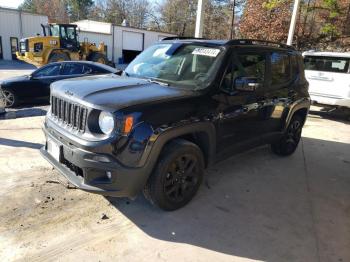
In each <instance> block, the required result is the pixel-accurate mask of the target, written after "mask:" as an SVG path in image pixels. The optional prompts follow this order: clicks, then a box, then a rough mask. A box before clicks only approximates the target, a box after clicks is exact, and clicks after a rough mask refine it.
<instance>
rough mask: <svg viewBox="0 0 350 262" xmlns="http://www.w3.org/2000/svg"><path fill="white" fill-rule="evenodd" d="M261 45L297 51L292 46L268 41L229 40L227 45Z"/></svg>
mask: <svg viewBox="0 0 350 262" xmlns="http://www.w3.org/2000/svg"><path fill="white" fill-rule="evenodd" d="M259 44H260V45H267V46H274V47H279V48H287V49H292V50H295V48H294V47H293V46H290V45H286V44H282V43H278V42H272V41H267V40H259V39H233V40H229V41H228V42H227V43H226V45H259Z"/></svg>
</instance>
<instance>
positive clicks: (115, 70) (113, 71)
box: [48, 60, 119, 73]
mask: <svg viewBox="0 0 350 262" xmlns="http://www.w3.org/2000/svg"><path fill="white" fill-rule="evenodd" d="M70 63H78V64H87V65H94V66H97V67H101V68H103V69H106V70H108V71H110V72H111V73H115V72H118V71H119V70H118V69H116V68H114V67H111V66H109V65H104V64H101V63H97V62H92V61H85V60H78V61H74V60H73V61H61V62H53V63H50V64H48V65H53V64H70Z"/></svg>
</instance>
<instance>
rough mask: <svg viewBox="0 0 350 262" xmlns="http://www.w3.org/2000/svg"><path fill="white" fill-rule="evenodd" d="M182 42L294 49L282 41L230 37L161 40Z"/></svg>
mask: <svg viewBox="0 0 350 262" xmlns="http://www.w3.org/2000/svg"><path fill="white" fill-rule="evenodd" d="M174 41H175V42H180V43H181V42H183V43H205V44H210V45H217V46H245V45H246V46H252V45H253V46H259V47H270V48H282V49H289V50H293V51H296V49H295V48H294V47H293V46H289V45H286V44H283V43H277V42H271V41H265V40H257V39H232V40H212V39H204V38H190V37H166V38H164V39H163V40H162V42H169V43H173V42H174Z"/></svg>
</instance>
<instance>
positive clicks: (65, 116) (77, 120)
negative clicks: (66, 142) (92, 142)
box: [51, 96, 88, 132]
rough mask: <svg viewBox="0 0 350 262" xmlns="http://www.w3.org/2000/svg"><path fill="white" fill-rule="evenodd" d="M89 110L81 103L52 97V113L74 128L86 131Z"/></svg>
mask: <svg viewBox="0 0 350 262" xmlns="http://www.w3.org/2000/svg"><path fill="white" fill-rule="evenodd" d="M87 113H88V110H87V109H86V108H84V107H82V106H80V105H77V104H73V103H71V102H68V101H65V100H63V99H62V98H58V97H54V96H53V97H52V99H51V114H52V115H53V116H55V117H57V119H58V120H60V121H62V122H63V123H65V124H66V125H68V126H71V127H72V128H73V129H76V130H78V131H80V132H85V127H86V119H87Z"/></svg>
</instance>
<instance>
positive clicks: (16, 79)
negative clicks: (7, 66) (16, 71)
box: [0, 75, 30, 84]
mask: <svg viewBox="0 0 350 262" xmlns="http://www.w3.org/2000/svg"><path fill="white" fill-rule="evenodd" d="M29 78H30V76H29V75H23V76H14V77H10V78H6V79H4V80H2V81H0V82H1V83H2V84H8V83H14V82H22V81H25V80H28V79H29Z"/></svg>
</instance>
